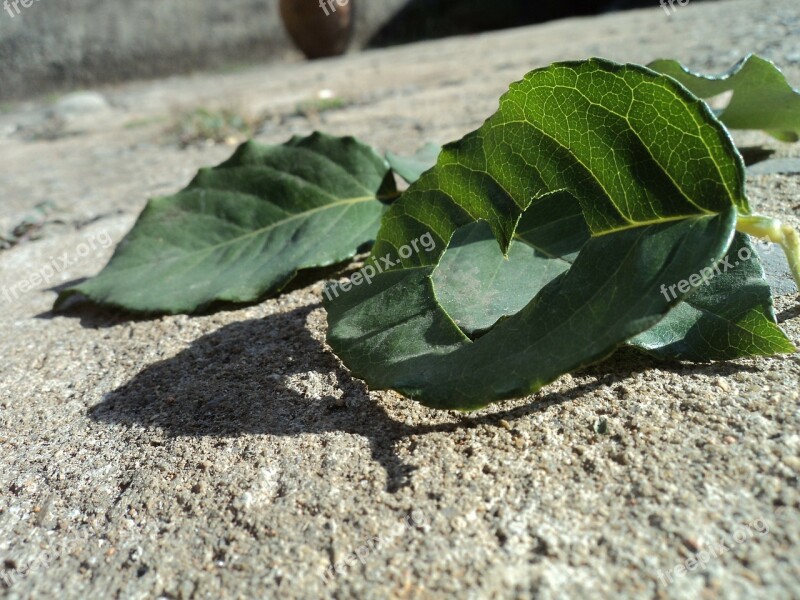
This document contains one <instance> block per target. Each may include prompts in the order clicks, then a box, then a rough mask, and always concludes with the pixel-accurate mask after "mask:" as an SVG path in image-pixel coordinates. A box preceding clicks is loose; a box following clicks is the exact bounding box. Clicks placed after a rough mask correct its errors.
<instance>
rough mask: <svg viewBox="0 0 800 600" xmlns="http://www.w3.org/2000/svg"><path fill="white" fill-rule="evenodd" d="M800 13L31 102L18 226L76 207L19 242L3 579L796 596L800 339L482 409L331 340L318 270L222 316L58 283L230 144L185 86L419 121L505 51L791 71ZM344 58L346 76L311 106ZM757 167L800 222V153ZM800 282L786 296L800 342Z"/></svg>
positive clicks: (476, 112) (211, 98)
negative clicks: (180, 125) (133, 310)
mask: <svg viewBox="0 0 800 600" xmlns="http://www.w3.org/2000/svg"><path fill="white" fill-rule="evenodd" d="M38 8H41V6H40V7H38ZM798 34H800V5H798V4H797V2H795V1H789V0H783V1H780V0H729V1H724V2H719V3H711V4H700V3H698V4H697V5H693V4H689V5H688V6H685V7H680V8H678V9H677V11H676V13H675V14H674V15H673V16H672V17H671V18H668V17H667V16H666V15H665V14H664V12H663V11H662V10H661V9H660V8H659V7H658V6H654V7H653V8H652V9H648V10H643V11H638V12H632V13H625V14H617V15H609V16H605V17H601V18H595V19H586V20H582V19H575V20H567V21H562V22H555V23H551V24H547V25H542V26H537V27H532V28H527V29H521V30H514V31H506V32H501V33H496V34H490V35H482V36H475V37H470V38H452V39H448V40H444V41H440V42H433V43H424V44H419V45H415V46H408V47H403V48H394V49H389V50H382V51H375V52H367V53H364V54H360V55H355V56H350V57H346V58H342V59H335V60H329V61H322V62H317V63H313V64H289V65H280V64H276V65H274V66H271V67H264V68H257V69H252V70H248V71H243V72H238V73H229V74H226V75H197V76H194V77H189V78H173V79H170V80H166V81H159V82H153V83H138V84H128V85H125V86H120V87H112V88H102V89H98V90H95V92H96V93H99V94H100V95H101V96H102V97H103V98H104V99H106V101H107V102H106V103H102V102H98V101H97V98H96V97H94V98H92V97H89V98H85V99H83V100H80V101H77V102H76V101H75V100H74V99H70V100H69V101H68V102H66V105H67V106H68V107H71V108H70V111H67V112H66V113H65V112H64V111H63V105H62V107H61V109H59V108H58V106H57V105H54V106H46V105H41V104H24V105H14V106H12V107H9V108H8V109H7V111H6V112H5V113H4V114H2V115H0V189H2V190H3V199H2V213H1V214H0V232H7V231H8V230H9V229H11V228H14V227H15V225H17V224H19V223H20V222H21V221H22V220H24V219H25V217H26V215H28V214H29V213H31V211H32V209H33V207H34V206H35V205H37V204H39V203H41V202H50V203H51V204H52V205H53V206H54V207H55V208H53V209H51V211H50V213H49V214H48V216H47V219H48V222H47V223H45V224H44V225H43V227H41V228H40V229H39V231H38V235H39V236H40V237H39V239H36V240H34V241H24V242H23V243H20V244H18V245H16V246H14V247H12V248H11V249H9V250H4V251H0V303H2V308H0V331H2V335H0V356H2V358H3V360H2V361H0V595H2V596H3V597H5V598H10V599H18V598H19V599H22V598H76V599H77V598H81V599H82V598H252V597H257V598H272V597H281V598H284V597H285V598H353V597H357V598H451V597H458V598H476V599H478V598H609V597H620V598H676V599H682V598H747V599H748V600H749V599H753V598H770V599H790V598H797V597H798V596H800V551H799V550H798V543H799V542H800V518H798V516H799V515H800V512H799V511H800V493H798V477H799V476H800V434H799V433H798V426H799V425H800V410H799V409H800V392H799V391H798V381H800V359H799V358H798V355H793V356H786V357H778V358H769V359H758V360H740V361H735V362H731V363H726V364H713V365H689V364H686V365H682V364H659V363H655V362H653V361H651V360H649V359H646V358H642V357H640V356H638V355H636V354H634V353H632V352H622V353H620V354H619V355H617V356H616V357H614V358H613V359H612V360H610V361H608V362H606V363H604V364H602V365H599V366H596V367H593V368H590V369H586V370H584V371H581V372H580V373H576V374H573V375H570V376H565V377H563V378H561V379H560V380H559V381H557V382H556V383H554V384H552V385H550V386H548V387H547V388H545V389H544V390H542V391H541V392H540V393H538V394H536V395H535V396H532V397H530V398H526V399H523V400H519V401H515V402H508V403H505V404H502V405H499V406H496V407H494V408H491V409H487V410H484V411H480V412H478V413H476V414H473V415H471V416H467V417H462V416H459V415H457V414H453V413H446V412H434V411H431V410H427V409H424V408H422V407H420V406H417V405H415V404H414V403H412V402H409V401H407V400H405V399H403V398H402V397H400V396H398V395H396V394H393V393H375V392H369V391H368V390H366V389H365V388H364V386H363V385H362V384H361V383H360V382H358V381H355V380H352V379H351V378H350V377H349V376H348V375H347V372H346V371H345V370H343V369H342V368H341V366H340V364H339V362H338V361H337V359H336V358H335V356H333V355H332V354H331V353H330V352H329V351H328V350H327V349H326V347H325V344H324V335H325V314H324V311H323V310H322V309H321V308H320V304H319V301H320V292H321V283H313V284H312V285H310V286H308V287H305V288H300V289H297V290H295V291H293V292H291V293H288V294H286V295H284V296H281V297H278V298H275V299H271V300H266V301H264V302H262V303H259V304H257V305H254V306H250V307H246V308H241V309H238V310H229V311H224V312H218V313H216V314H212V315H207V316H202V317H186V316H177V317H168V318H159V319H152V320H129V319H126V318H125V317H123V316H120V315H116V314H114V313H111V312H108V311H104V310H101V309H90V308H84V309H80V310H76V311H75V312H72V313H70V314H68V315H52V314H51V313H49V308H50V306H51V304H52V302H53V299H54V298H55V293H54V292H53V291H52V288H53V287H55V286H58V285H61V284H63V283H65V282H67V281H70V280H74V279H77V278H81V277H86V276H90V275H92V274H94V273H96V272H97V271H98V270H99V269H100V268H101V267H102V266H103V264H104V262H105V261H106V260H107V259H108V257H109V256H110V253H111V251H112V248H113V246H112V245H111V243H110V242H111V241H113V242H116V241H118V240H119V239H120V238H121V237H122V236H123V235H124V233H125V232H126V231H127V230H128V228H129V227H130V226H131V225H132V224H133V222H134V220H135V218H136V215H137V214H138V212H139V211H140V210H141V208H142V207H143V206H144V203H145V201H146V198H147V197H149V196H153V195H155V194H163V193H169V192H172V191H175V190H177V189H179V188H180V187H181V186H183V185H184V184H185V183H186V182H187V181H188V180H189V179H190V177H191V176H192V174H193V173H194V172H195V170H196V169H197V168H198V167H200V166H201V165H208V164H214V163H216V162H219V161H221V160H222V159H224V158H225V157H227V156H228V155H229V154H230V152H231V151H232V146H230V145H225V144H215V145H214V144H212V145H207V144H193V145H189V146H188V147H187V148H186V149H185V150H181V149H180V147H179V145H178V143H177V142H176V141H175V139H174V137H172V134H170V133H167V132H166V130H168V129H169V124H170V122H171V120H172V119H173V118H174V114H175V112H174V111H175V110H179V109H180V110H188V109H191V108H192V107H198V106H201V107H209V106H218V107H221V106H235V107H237V108H238V110H241V111H242V112H245V113H249V114H253V115H259V116H260V117H259V123H260V125H259V127H258V129H259V135H258V137H259V138H260V139H262V140H264V141H269V142H280V141H284V140H285V139H287V138H288V137H289V136H290V135H291V134H293V133H308V132H310V131H312V130H313V129H324V130H326V131H329V132H331V133H336V134H355V135H357V136H359V137H361V138H363V139H364V140H366V141H367V142H369V143H372V144H374V145H375V146H377V147H379V148H381V149H391V150H394V151H396V152H410V151H413V150H414V149H416V148H417V147H419V146H420V145H422V144H423V142H425V141H426V140H433V141H439V142H443V141H447V140H450V139H453V138H456V137H459V136H461V135H463V134H464V133H466V132H468V131H470V130H471V129H473V128H475V127H477V126H478V125H480V123H481V122H482V120H483V119H484V118H486V117H487V116H489V115H490V114H491V113H492V112H493V111H494V110H495V108H496V106H497V98H498V97H499V96H500V94H501V93H502V92H503V91H505V89H507V87H508V84H509V83H510V82H512V81H514V80H517V79H519V78H520V77H522V76H523V75H524V74H525V72H527V71H528V70H529V69H531V68H534V67H537V66H541V65H545V64H547V63H550V62H552V61H554V60H557V59H572V58H582V57H587V56H590V55H602V56H606V57H610V58H613V59H617V60H631V61H637V62H647V61H649V60H651V59H654V58H656V57H661V56H672V57H675V58H678V59H681V60H683V61H685V62H686V63H688V64H689V65H691V66H692V67H694V68H696V69H702V70H712V71H713V70H723V69H725V68H727V67H729V66H730V65H731V64H732V63H733V62H734V61H735V60H736V59H738V58H739V57H741V56H742V55H744V54H746V53H747V52H750V51H753V52H758V53H760V54H763V55H765V56H767V57H769V58H772V59H773V60H775V61H776V62H777V63H779V64H780V65H782V66H783V67H785V70H786V72H787V74H788V75H789V77H790V79H791V80H792V81H793V82H794V83H795V85H798V84H800V56H798V53H797V45H796V40H797V39H798ZM323 89H325V90H331V91H333V92H334V93H335V94H338V95H339V97H340V98H342V99H343V104H344V106H343V107H342V108H341V109H339V110H336V111H328V112H316V111H310V112H303V111H298V110H297V105H298V103H301V102H303V101H307V100H309V99H313V98H315V97H316V96H317V94H318V93H319V91H320V90H323ZM76 107H83V108H82V109H81V108H78V109H76ZM92 107H94V108H92ZM84 109H85V110H84ZM737 139H738V140H739V141H740V143H744V144H766V145H768V146H770V147H773V148H775V149H777V150H778V156H786V157H791V156H795V157H796V156H800V146H797V145H793V146H784V145H779V144H777V143H776V142H773V141H771V140H769V139H768V138H765V137H763V136H761V135H760V134H757V133H752V134H745V135H739V134H737ZM230 142H231V143H233V142H234V140H230ZM748 183H749V190H750V195H751V199H752V203H753V205H754V207H755V208H756V209H757V210H758V211H759V212H765V213H769V214H773V215H775V216H779V217H783V218H785V219H787V220H788V221H789V222H791V223H793V224H794V225H795V226H800V218H799V217H800V214H799V213H798V211H799V210H800V179H798V177H796V176H785V175H760V176H755V177H750V178H749V180H748ZM106 242H109V243H106ZM64 261H66V262H67V263H68V264H67V265H66V266H65V267H63V268H62V267H61V265H62V264H63V263H64ZM48 266H51V267H52V269H48V268H47V267H48ZM59 269H60V270H59ZM51 271H56V272H55V273H54V274H53V275H52V276H50V273H51ZM43 279H46V281H43ZM22 282H24V286H22V285H21V283H22ZM21 287H26V288H27V287H30V288H31V289H29V290H28V291H20V289H21ZM11 288H13V289H15V290H17V291H18V292H19V293H18V296H17V297H16V298H11V301H9V300H8V299H7V298H4V297H3V295H4V293H5V291H7V290H9V289H11ZM798 300H799V298H798V295H797V294H793V295H788V296H782V297H780V298H778V300H777V308H778V313H779V319H780V321H781V322H782V326H783V327H784V328H785V330H786V331H787V332H788V334H789V335H790V337H791V338H792V339H793V340H794V341H795V343H800V309H798ZM375 538H378V540H377V541H373V540H375ZM355 553H358V554H357V555H356V554H355ZM698 559H699V560H700V562H701V563H702V564H699V565H698V563H697V562H696V561H697V560H698ZM342 561H344V566H343V564H342ZM348 561H349V563H350V565H351V566H350V567H347V566H346V564H347V562H348ZM332 565H338V570H339V571H340V572H335V573H331V571H330V568H331V566H332ZM681 565H683V566H681ZM687 568H688V569H689V570H686V569H687ZM326 573H327V574H328V575H327V576H326Z"/></svg>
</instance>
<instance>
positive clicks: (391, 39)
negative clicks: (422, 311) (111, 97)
mask: <svg viewBox="0 0 800 600" xmlns="http://www.w3.org/2000/svg"><path fill="white" fill-rule="evenodd" d="M692 1H693V2H699V1H700V0H692ZM24 4H28V5H29V6H27V7H25V6H24ZM656 5H657V2H656V0H571V1H569V2H564V1H559V0H536V1H530V0H492V1H491V2H486V1H485V0H410V1H409V0H347V1H346V2H345V1H344V0H342V3H341V5H337V4H336V1H335V0H331V2H330V3H328V7H327V8H324V7H323V6H321V5H320V0H225V1H224V2H221V1H219V0H61V1H59V2H55V1H53V0H46V1H45V2H40V0H15V1H6V2H5V4H4V5H3V10H2V11H0V101H10V100H19V99H23V98H31V97H36V96H40V95H43V94H48V93H53V92H64V91H69V90H72V89H78V88H85V87H88V86H94V85H97V84H103V83H116V82H121V81H127V80H130V79H142V78H152V77H163V76H167V75H172V74H179V73H189V72H192V71H195V70H208V69H222V70H224V69H235V68H237V67H244V66H247V65H252V64H256V63H264V62H270V61H286V60H298V59H300V58H301V57H302V54H301V53H300V52H299V51H298V46H297V44H296V43H293V41H292V38H291V37H290V36H289V35H288V34H287V31H286V27H285V26H284V23H283V22H282V18H281V15H282V10H281V9H283V14H284V16H286V15H292V14H294V17H293V19H294V22H293V23H290V26H292V27H293V28H294V31H293V33H294V34H295V35H294V37H295V41H296V42H299V43H300V45H301V46H302V45H303V44H304V43H305V44H306V45H307V46H308V45H309V44H311V45H312V46H313V45H315V44H316V46H317V47H316V48H311V47H310V46H308V47H306V48H305V49H306V51H307V54H311V55H325V54H336V53H338V52H340V51H341V50H343V49H344V48H348V49H349V51H358V50H359V49H362V48H366V47H382V46H388V45H394V44H402V43H406V42H412V41H418V40H423V39H429V38H437V37H443V36H449V35H457V34H472V33H478V32H481V31H486V30H491V29H501V28H508V27H514V26H520V25H525V24H529V23H535V22H541V21H546V20H551V19H557V18H563V17H569V16H579V15H589V14H599V13H603V12H609V11H616V10H625V9H629V8H635V7H641V6H650V7H652V6H656ZM326 12H327V13H331V14H329V15H327V16H326V14H325V13H326ZM323 29H325V31H323ZM321 32H322V33H321ZM323 34H324V35H323ZM326 35H327V36H328V37H326ZM336 36H338V37H339V38H342V37H345V38H346V39H345V40H342V39H333V38H335V37H336ZM328 38H330V39H328Z"/></svg>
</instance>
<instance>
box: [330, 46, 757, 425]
mask: <svg viewBox="0 0 800 600" xmlns="http://www.w3.org/2000/svg"><path fill="white" fill-rule="evenodd" d="M558 192H568V193H569V196H571V197H572V198H574V200H575V201H577V203H578V205H579V206H580V209H581V214H582V217H583V219H584V221H585V224H586V225H585V226H588V230H589V232H590V233H591V238H590V239H589V240H588V241H586V243H585V244H583V246H582V247H581V248H580V252H579V253H578V255H577V257H575V258H574V262H573V264H572V266H571V267H570V268H569V270H567V271H565V272H564V273H562V274H560V275H558V276H556V277H555V278H554V279H552V280H550V282H549V283H547V284H546V285H544V287H543V288H542V289H541V290H540V291H538V293H536V295H535V297H534V298H533V299H532V300H530V301H529V302H528V303H527V304H526V305H525V306H524V307H523V308H522V309H521V310H520V311H518V312H517V313H516V314H514V315H512V316H509V317H507V318H502V319H501V320H500V321H499V322H497V323H496V324H495V325H494V326H493V327H491V328H490V329H489V330H488V331H485V330H484V328H485V326H486V325H487V322H483V323H479V324H478V325H477V326H476V327H475V330H474V331H473V332H468V331H463V330H462V329H461V328H459V327H458V325H457V324H456V322H455V321H454V320H453V318H452V317H451V315H450V314H448V312H447V311H446V310H445V309H444V308H443V306H442V304H441V303H440V302H439V301H438V298H437V295H436V290H435V277H436V276H435V270H436V267H437V265H438V264H439V263H440V261H441V259H442V257H443V254H444V252H445V250H446V248H447V246H448V244H449V243H450V241H451V238H452V237H453V235H454V234H455V233H456V231H457V230H458V229H459V228H461V227H463V226H465V225H469V224H471V223H474V222H476V221H480V220H482V221H485V222H486V224H487V226H488V228H489V230H490V231H491V232H492V235H493V236H494V238H495V239H496V240H497V241H498V242H499V243H500V249H501V250H502V251H503V253H504V254H506V253H507V252H508V251H509V246H510V244H511V242H512V240H513V239H514V237H515V234H516V233H517V226H518V223H519V221H520V218H521V217H522V215H523V213H524V212H525V210H526V209H528V207H529V205H530V204H531V202H532V201H534V200H536V199H543V200H542V202H543V203H544V204H542V206H543V207H544V208H545V209H546V210H547V211H549V216H548V217H547V219H548V220H549V221H550V222H556V221H559V220H565V221H566V222H571V223H575V204H574V201H569V200H565V198H568V197H569V196H565V195H564V194H557V195H556V196H555V197H556V198H560V199H561V201H558V200H551V201H550V202H548V201H547V197H548V196H552V195H553V194H556V193H558ZM534 209H536V205H534ZM737 212H741V213H748V212H749V208H748V205H747V200H746V198H745V195H744V166H743V164H742V161H741V157H740V156H739V154H738V153H737V152H736V149H735V148H734V146H733V145H732V143H731V141H730V138H729V137H728V135H727V132H726V131H725V129H724V128H723V127H722V125H721V124H720V123H719V121H717V120H716V118H715V117H714V116H713V114H712V113H711V112H710V110H709V109H708V107H707V105H706V104H705V103H704V102H702V101H700V100H698V99H697V98H696V97H695V96H693V95H692V94H690V93H688V92H687V91H686V90H685V89H684V88H683V87H681V86H679V85H677V84H676V83H675V82H674V81H673V80H672V79H670V78H668V77H664V76H658V75H656V74H655V73H653V72H652V71H650V70H648V69H645V68H642V67H639V66H636V65H618V64H615V63H611V62H608V61H604V60H598V59H593V60H589V61H583V62H577V63H561V64H555V65H551V66H550V67H547V68H544V69H539V70H536V71H533V72H531V73H530V74H528V75H527V76H526V77H525V79H524V80H523V81H521V82H518V83H516V84H514V85H512V87H511V90H510V91H509V92H508V93H507V94H506V95H505V96H503V98H502V99H501V102H500V109H499V111H498V112H497V113H496V114H495V115H494V116H492V117H491V118H490V119H489V120H488V121H487V122H486V123H485V124H484V125H483V126H482V127H481V128H480V129H479V130H477V131H475V132H473V133H471V134H469V135H467V136H466V137H464V138H463V139H462V140H460V141H459V142H456V143H454V144H451V145H449V146H446V147H445V148H444V149H443V151H442V153H441V155H440V156H439V160H438V162H437V165H436V166H435V167H434V168H433V169H432V170H430V171H428V172H427V173H425V174H424V175H423V176H422V177H421V178H420V179H419V180H418V181H417V182H416V183H414V184H413V185H412V186H411V187H410V188H409V190H408V191H407V192H406V193H405V194H404V195H403V197H402V198H401V199H400V200H399V201H398V202H397V203H395V204H394V205H393V206H392V208H391V209H390V210H389V212H388V213H387V215H386V217H385V218H384V220H383V224H382V227H381V231H380V233H379V235H378V238H377V240H376V244H375V248H374V250H373V257H374V260H375V261H377V260H378V259H379V258H381V257H384V256H389V257H394V258H395V260H394V263H395V264H394V266H393V267H390V268H389V269H388V270H387V271H385V272H384V273H382V274H380V275H378V276H377V277H375V279H374V280H373V281H372V283H371V284H370V285H367V286H359V287H354V288H353V289H352V290H350V291H349V292H347V293H344V294H341V295H340V296H339V297H335V298H332V299H329V300H328V301H327V302H326V306H327V308H328V312H329V335H328V341H329V343H330V345H331V346H332V348H333V349H334V350H335V351H336V352H337V354H338V355H339V356H340V357H341V358H342V359H343V361H344V362H345V364H346V365H347V366H348V367H349V368H350V369H351V370H352V371H353V372H354V373H355V374H356V375H357V376H359V377H362V378H363V379H365V380H366V381H367V383H368V384H369V385H370V386H373V387H376V388H392V389H396V390H398V391H400V392H402V393H405V394H406V395H408V396H410V397H412V398H416V399H419V400H420V401H422V402H423V403H425V404H427V405H429V406H435V407H440V408H459V409H475V408H479V407H481V406H485V405H486V404H488V403H490V402H492V401H495V400H499V399H504V398H511V397H516V396H521V395H524V394H527V393H530V392H533V391H535V390H537V389H539V388H540V387H541V386H542V385H545V384H546V383H548V382H550V381H552V380H553V379H555V378H556V377H558V376H559V375H561V374H563V373H565V372H568V371H570V370H573V369H575V368H577V367H580V366H581V365H585V364H589V363H592V362H594V361H597V360H600V359H602V358H603V357H605V356H607V355H608V354H610V353H611V352H613V351H614V349H615V348H616V347H618V346H619V345H621V344H623V343H625V342H626V341H627V340H629V339H631V338H633V337H635V336H636V335H638V334H640V333H643V332H644V331H647V330H648V329H650V328H652V327H653V326H655V325H656V324H657V323H658V322H659V321H661V320H662V319H663V318H664V316H665V315H666V314H667V313H668V312H669V310H670V309H671V308H673V307H674V306H675V305H677V304H678V303H679V302H680V301H681V300H682V299H683V298H684V296H685V294H684V293H679V294H678V296H677V297H676V298H675V299H666V298H665V297H664V296H663V295H662V294H661V293H660V291H659V290H660V287H661V285H663V284H664V283H669V282H677V281H682V280H684V279H688V278H689V277H690V276H691V275H692V274H694V273H697V272H700V270H701V269H702V268H703V267H705V266H706V265H708V264H709V263H712V262H715V261H717V260H719V259H721V258H722V257H723V256H724V255H725V252H726V250H727V248H728V246H729V244H730V242H731V239H732V237H733V232H734V227H735V223H736V215H737ZM585 226H584V227H585ZM534 229H536V228H535V227H534ZM538 233H539V234H540V235H541V236H543V237H544V238H547V237H548V231H547V228H546V227H542V228H540V229H539V231H538ZM549 233H550V235H552V231H551V232H549ZM423 235H429V236H430V237H431V238H432V239H433V240H435V241H436V243H437V248H436V251H435V252H430V253H428V252H416V253H408V252H403V249H404V248H405V247H406V245H407V244H408V243H409V241H411V240H413V239H417V238H420V236H423ZM457 241H458V240H457ZM551 241H552V240H551ZM534 249H536V248H535V245H534ZM537 251H538V252H540V253H541V254H549V253H550V252H548V249H547V247H546V244H545V245H543V246H542V247H541V248H538V250H537ZM562 251H563V252H565V253H569V251H570V248H565V249H563V250H562ZM404 254H405V255H406V256H404ZM530 291H533V292H535V287H534V289H532V290H531V289H530V288H529V289H528V290H527V292H530ZM487 321H488V320H487ZM468 334H470V335H472V336H473V337H475V338H476V339H474V340H473V339H471V338H470V335H468Z"/></svg>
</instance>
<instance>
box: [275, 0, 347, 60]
mask: <svg viewBox="0 0 800 600" xmlns="http://www.w3.org/2000/svg"><path fill="white" fill-rule="evenodd" d="M354 1H355V0H343V1H341V2H339V1H337V0H281V4H280V7H281V17H282V18H283V23H284V25H285V26H286V30H287V31H288V32H289V35H290V36H291V38H292V40H294V43H295V44H296V45H297V47H298V48H300V50H302V51H303V54H305V55H306V56H307V57H308V58H322V57H325V56H336V55H339V54H342V53H343V52H344V51H345V50H347V45H348V44H349V42H350V35H351V33H352V31H353V2H354Z"/></svg>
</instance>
